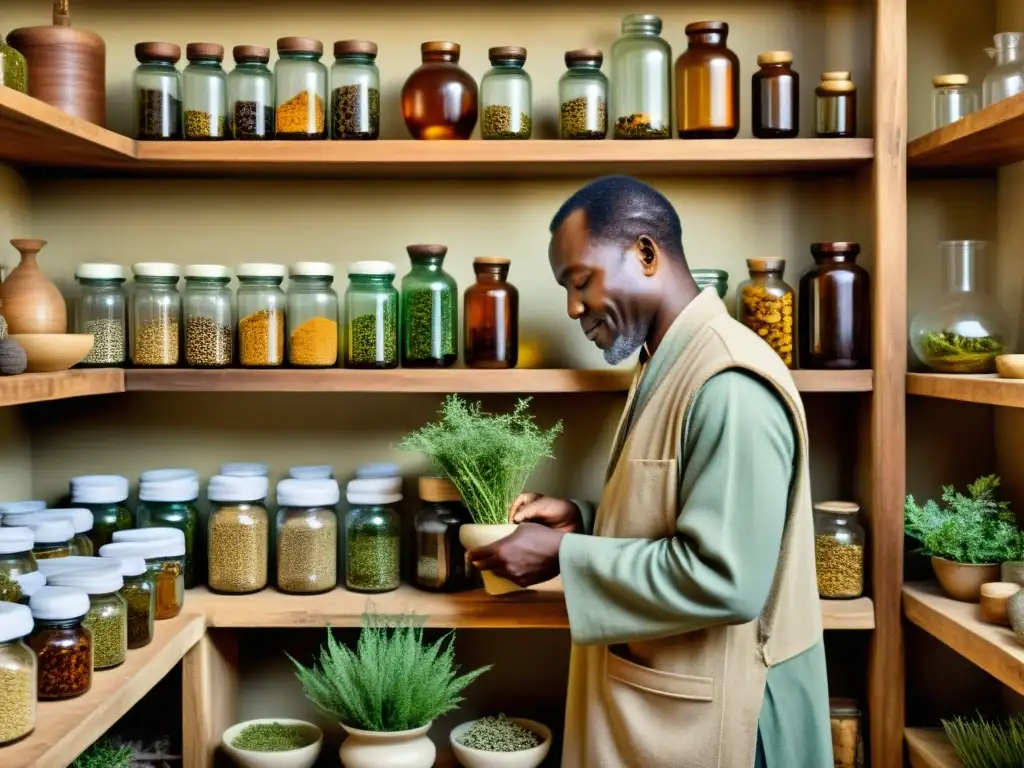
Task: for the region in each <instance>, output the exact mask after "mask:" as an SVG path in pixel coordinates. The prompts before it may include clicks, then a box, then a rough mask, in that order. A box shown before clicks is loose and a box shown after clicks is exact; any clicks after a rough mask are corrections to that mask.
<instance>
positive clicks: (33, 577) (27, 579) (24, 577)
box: [0, 558, 60, 607]
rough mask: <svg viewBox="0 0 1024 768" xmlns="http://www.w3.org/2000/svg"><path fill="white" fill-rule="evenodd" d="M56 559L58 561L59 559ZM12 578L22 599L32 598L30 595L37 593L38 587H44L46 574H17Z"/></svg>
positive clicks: (37, 572) (39, 572)
mask: <svg viewBox="0 0 1024 768" xmlns="http://www.w3.org/2000/svg"><path fill="white" fill-rule="evenodd" d="M57 559H58V560H59V559H60V558H57ZM14 578H15V580H16V581H17V582H18V586H20V587H21V594H22V596H23V597H32V595H34V594H35V593H36V592H38V591H39V589H40V587H45V586H46V574H44V573H43V572H42V571H30V572H29V573H19V574H18V575H17V576H15V577H14ZM0 605H3V603H0ZM26 607H28V606H26Z"/></svg>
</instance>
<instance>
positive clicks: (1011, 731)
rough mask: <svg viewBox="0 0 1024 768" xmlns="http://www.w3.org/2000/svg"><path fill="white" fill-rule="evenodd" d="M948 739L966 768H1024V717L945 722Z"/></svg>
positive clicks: (978, 716) (978, 717)
mask: <svg viewBox="0 0 1024 768" xmlns="http://www.w3.org/2000/svg"><path fill="white" fill-rule="evenodd" d="M942 727H943V729H944V730H945V731H946V737H947V738H948V739H949V741H950V743H951V744H952V745H953V749H954V750H956V756H957V757H958V758H960V762H962V763H963V766H964V768H1019V766H1021V765H1024V716H1022V715H1016V716H1014V717H1011V718H1009V719H1008V720H1006V721H1003V722H990V721H988V720H986V719H985V718H984V717H982V716H981V715H980V714H979V715H977V716H976V717H975V718H973V719H971V720H968V719H966V718H961V717H954V718H953V719H952V720H943V721H942Z"/></svg>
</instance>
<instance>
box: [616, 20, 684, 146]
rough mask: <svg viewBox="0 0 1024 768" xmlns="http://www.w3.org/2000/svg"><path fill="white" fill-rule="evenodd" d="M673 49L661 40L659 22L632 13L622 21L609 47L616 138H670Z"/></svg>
mask: <svg viewBox="0 0 1024 768" xmlns="http://www.w3.org/2000/svg"><path fill="white" fill-rule="evenodd" d="M671 67H672V48H671V47H670V46H669V44H668V43H667V42H665V40H663V39H662V38H661V19H659V18H658V17H657V16H653V15H651V14H643V13H635V14H631V15H629V16H625V17H623V19H622V36H621V37H620V38H619V39H618V40H616V41H615V44H614V45H612V75H611V81H612V114H613V115H615V138H616V139H667V138H669V137H670V136H671V135H672V117H671V112H672V99H671V94H670V83H671V74H670V70H671Z"/></svg>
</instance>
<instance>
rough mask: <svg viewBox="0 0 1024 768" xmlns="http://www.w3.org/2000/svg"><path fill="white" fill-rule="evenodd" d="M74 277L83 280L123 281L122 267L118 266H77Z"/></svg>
mask: <svg viewBox="0 0 1024 768" xmlns="http://www.w3.org/2000/svg"><path fill="white" fill-rule="evenodd" d="M75 277H78V278H81V279H83V280H124V267H122V266H121V265H120V264H95V263H92V264H79V265H78V268H77V269H76V270H75Z"/></svg>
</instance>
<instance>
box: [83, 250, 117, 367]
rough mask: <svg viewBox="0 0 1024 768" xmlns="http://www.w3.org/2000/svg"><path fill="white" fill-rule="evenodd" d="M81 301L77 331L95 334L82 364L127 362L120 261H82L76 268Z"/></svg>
mask: <svg viewBox="0 0 1024 768" xmlns="http://www.w3.org/2000/svg"><path fill="white" fill-rule="evenodd" d="M75 280H76V281H77V282H78V301H76V302H75V332H76V333H91V334H92V349H90V350H89V354H87V355H86V356H85V358H84V359H83V360H82V363H81V364H82V365H97V366H99V365H121V364H123V363H124V360H125V354H126V346H125V342H126V340H127V338H126V337H127V334H126V333H125V329H126V328H127V322H128V310H127V299H126V297H125V292H124V288H123V287H122V286H123V284H124V280H125V276H124V267H122V266H121V265H120V264H79V265H78V268H77V269H75Z"/></svg>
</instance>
